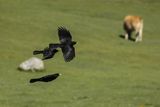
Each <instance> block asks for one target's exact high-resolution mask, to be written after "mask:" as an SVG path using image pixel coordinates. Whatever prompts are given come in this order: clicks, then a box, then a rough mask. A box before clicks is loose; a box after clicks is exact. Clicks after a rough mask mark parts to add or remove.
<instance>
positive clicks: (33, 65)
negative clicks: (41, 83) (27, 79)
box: [18, 57, 44, 71]
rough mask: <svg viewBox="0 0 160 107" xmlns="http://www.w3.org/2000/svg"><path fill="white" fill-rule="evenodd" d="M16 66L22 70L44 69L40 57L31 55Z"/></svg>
mask: <svg viewBox="0 0 160 107" xmlns="http://www.w3.org/2000/svg"><path fill="white" fill-rule="evenodd" d="M18 68H19V69H20V70H23V71H29V70H31V71H40V70H44V63H43V61H42V60H41V59H39V58H36V57H32V58H29V59H28V60H26V61H24V62H22V63H21V64H20V65H19V67H18Z"/></svg>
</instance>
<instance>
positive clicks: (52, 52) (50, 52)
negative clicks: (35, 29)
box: [43, 47, 58, 60]
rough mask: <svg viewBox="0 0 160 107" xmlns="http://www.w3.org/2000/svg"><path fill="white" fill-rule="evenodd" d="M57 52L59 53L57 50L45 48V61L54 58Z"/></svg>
mask: <svg viewBox="0 0 160 107" xmlns="http://www.w3.org/2000/svg"><path fill="white" fill-rule="evenodd" d="M56 52H58V50H57V49H56V48H55V49H53V50H51V49H50V48H48V47H47V48H45V49H44V52H43V60H46V59H50V58H53V57H54V55H55V53H56Z"/></svg>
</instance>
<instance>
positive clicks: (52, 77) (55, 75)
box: [30, 73, 61, 83]
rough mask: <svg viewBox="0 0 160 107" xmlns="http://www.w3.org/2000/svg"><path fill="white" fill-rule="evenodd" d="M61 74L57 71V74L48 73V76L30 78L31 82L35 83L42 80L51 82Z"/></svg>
mask: <svg viewBox="0 0 160 107" xmlns="http://www.w3.org/2000/svg"><path fill="white" fill-rule="evenodd" d="M60 75H61V74H59V73H56V74H50V75H46V76H43V77H40V78H34V79H31V80H30V83H34V82H37V81H40V82H50V81H52V80H55V79H56V78H57V77H58V76H60Z"/></svg>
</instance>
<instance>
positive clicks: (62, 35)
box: [58, 27, 72, 43]
mask: <svg viewBox="0 0 160 107" xmlns="http://www.w3.org/2000/svg"><path fill="white" fill-rule="evenodd" d="M58 36H59V40H60V42H61V43H66V42H70V41H72V36H71V33H70V32H69V30H67V29H66V28H64V27H59V28H58Z"/></svg>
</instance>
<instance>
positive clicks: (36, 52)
mask: <svg viewBox="0 0 160 107" xmlns="http://www.w3.org/2000/svg"><path fill="white" fill-rule="evenodd" d="M42 53H43V51H38V50H35V51H33V55H36V54H42Z"/></svg>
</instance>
